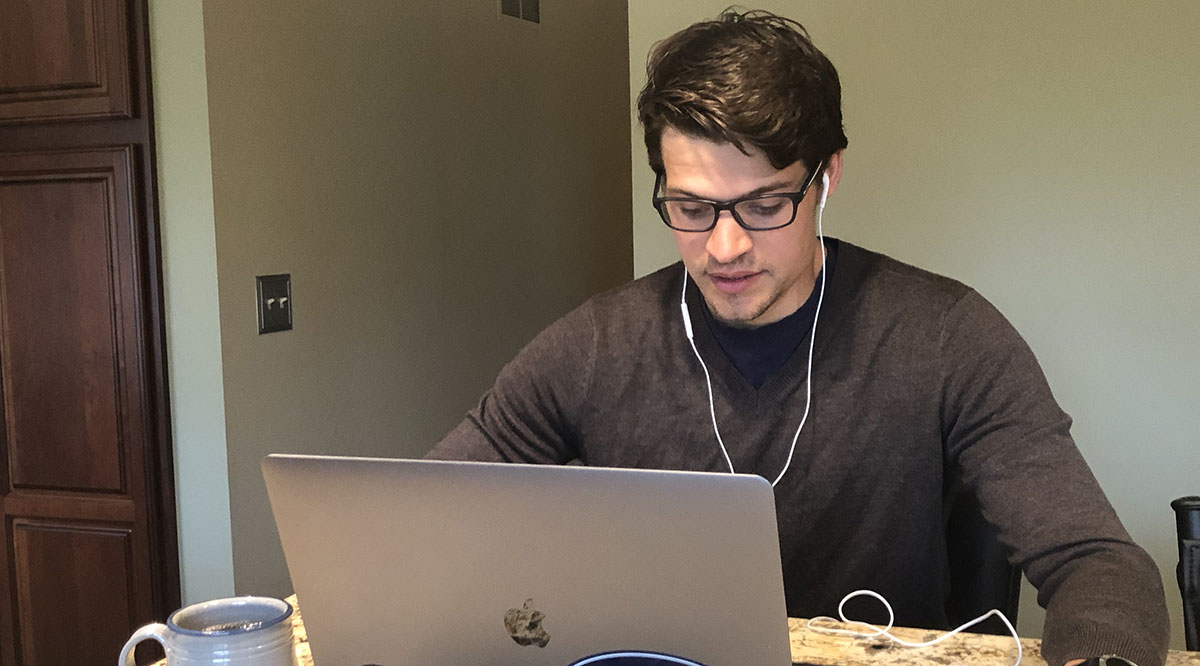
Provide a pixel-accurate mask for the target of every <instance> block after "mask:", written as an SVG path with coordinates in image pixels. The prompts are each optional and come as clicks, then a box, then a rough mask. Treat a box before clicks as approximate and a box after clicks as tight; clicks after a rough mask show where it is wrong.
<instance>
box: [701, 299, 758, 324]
mask: <svg viewBox="0 0 1200 666" xmlns="http://www.w3.org/2000/svg"><path fill="white" fill-rule="evenodd" d="M765 310H766V308H763V307H758V306H756V304H751V303H730V302H729V300H728V299H725V300H724V301H723V302H720V303H719V304H718V305H717V306H716V307H714V306H713V302H712V301H711V300H710V301H708V311H709V312H711V313H712V316H713V318H714V319H716V320H717V321H719V322H721V323H722V324H724V325H726V326H732V327H734V328H755V327H757V326H761V325H762V324H761V323H759V321H758V319H759V318H761V317H762V315H763V312H765Z"/></svg>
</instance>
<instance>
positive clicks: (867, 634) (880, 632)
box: [807, 590, 1024, 666]
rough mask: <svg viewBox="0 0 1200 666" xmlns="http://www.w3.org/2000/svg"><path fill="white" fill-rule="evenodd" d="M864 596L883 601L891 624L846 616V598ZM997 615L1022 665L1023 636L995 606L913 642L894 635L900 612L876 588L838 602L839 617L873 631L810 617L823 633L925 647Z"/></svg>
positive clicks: (849, 596) (812, 626)
mask: <svg viewBox="0 0 1200 666" xmlns="http://www.w3.org/2000/svg"><path fill="white" fill-rule="evenodd" d="M862 596H868V597H873V598H875V599H878V600H879V603H881V604H883V607H884V608H886V609H887V613H888V621H887V626H885V627H878V626H875V625H873V624H870V623H868V622H861V621H859V620H851V619H848V618H847V617H846V613H845V610H844V609H845V607H846V602H847V601H850V600H851V599H853V598H854V597H862ZM993 615H994V616H996V617H998V618H1000V621H1001V622H1003V623H1004V626H1005V627H1006V628H1007V629H1008V632H1009V633H1010V634H1012V637H1013V640H1014V641H1016V643H1017V661H1016V662H1015V663H1014V664H1013V666H1020V664H1021V658H1022V657H1023V656H1024V650H1022V647H1021V637H1020V636H1018V635H1017V630H1016V629H1015V628H1014V627H1013V625H1012V622H1009V621H1008V618H1007V617H1005V615H1004V613H1002V612H1000V611H999V610H998V609H995V608H993V609H992V610H990V611H988V612H986V613H984V614H983V615H980V616H979V617H977V618H975V619H974V620H971V621H970V622H967V623H964V624H962V625H961V626H958V627H956V628H954V629H952V630H950V631H948V632H946V633H945V634H942V635H941V636H939V637H937V638H935V639H933V640H928V641H925V642H922V643H912V642H909V641H906V640H903V639H901V638H897V637H896V636H894V635H893V634H892V633H891V630H892V627H893V626H894V623H895V620H896V614H895V613H894V612H893V611H892V605H891V604H889V603H888V602H887V599H884V598H883V595H881V594H879V593H878V592H874V591H872V590H855V591H854V592H851V593H850V594H847V595H846V596H844V597H842V601H841V603H839V604H838V618H840V619H841V621H842V622H844V623H846V624H850V625H857V626H861V627H866V628H867V629H869V630H870V631H855V630H853V629H842V628H839V627H828V626H819V623H829V622H837V621H838V620H837V619H835V618H832V617H828V616H824V615H822V616H819V617H814V618H812V619H811V620H809V621H808V624H807V626H808V628H809V629H811V630H813V631H816V632H818V633H822V634H832V635H837V636H854V637H856V638H874V637H875V636H884V637H886V638H888V639H889V640H891V641H893V642H895V643H896V644H897V645H903V646H905V647H911V648H922V647H929V646H930V645H935V644H937V643H941V642H942V641H944V640H946V639H947V638H950V637H951V636H953V635H955V634H957V633H960V632H962V631H965V630H967V629H969V628H971V627H973V626H975V625H977V624H979V623H980V622H983V621H984V620H986V619H988V618H989V617H992V616H993Z"/></svg>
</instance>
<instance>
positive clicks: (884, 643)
mask: <svg viewBox="0 0 1200 666" xmlns="http://www.w3.org/2000/svg"><path fill="white" fill-rule="evenodd" d="M287 601H288V602H289V603H290V604H292V607H293V608H295V613H293V615H292V629H293V632H294V635H295V649H296V666H313V659H312V652H311V651H310V650H309V648H308V634H307V633H306V632H305V629H304V621H303V619H301V616H300V606H299V604H298V603H297V602H296V595H294V594H293V595H292V596H290V597H288V598H287ZM821 626H829V627H834V628H843V629H845V628H847V627H848V625H844V624H842V623H840V622H833V623H829V624H827V625H826V624H822V625H821ZM788 630H789V632H790V633H791V638H792V661H794V662H797V663H801V664H816V665H818V666H846V665H853V664H863V665H864V666H866V665H870V666H926V665H928V664H936V665H940V666H1010V665H1011V664H1015V663H1016V661H1017V647H1016V644H1015V643H1014V642H1013V640H1012V638H1011V637H1006V636H991V635H988V634H971V633H965V632H964V633H961V634H958V635H956V636H953V637H951V638H949V639H947V640H946V641H944V642H942V643H939V644H938V645H936V646H932V647H928V648H906V647H902V646H899V645H896V644H894V643H892V642H890V641H888V640H887V639H885V638H878V637H877V638H854V637H850V636H836V635H830V634H825V633H821V632H819V631H814V630H812V629H809V628H808V621H807V620H802V619H797V618H789V619H788ZM892 633H893V634H895V635H896V637H897V638H902V639H904V640H906V641H910V642H924V641H927V640H930V639H932V638H936V637H937V636H938V635H940V634H939V633H938V632H933V631H929V630H926V629H908V628H903V627H897V628H894V629H892ZM1041 644H1042V642H1041V641H1040V640H1037V639H1034V638H1023V639H1021V645H1022V648H1023V650H1024V654H1023V656H1022V658H1021V664H1022V665H1023V666H1047V664H1046V662H1045V661H1044V660H1043V659H1042V655H1041V652H1040V651H1041ZM155 666H165V662H161V661H160V662H158V664H156V665H155ZM1167 666H1200V652H1180V651H1177V650H1172V651H1171V652H1170V654H1169V655H1168V656H1167Z"/></svg>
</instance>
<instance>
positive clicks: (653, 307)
mask: <svg viewBox="0 0 1200 666" xmlns="http://www.w3.org/2000/svg"><path fill="white" fill-rule="evenodd" d="M682 277H683V263H682V262H676V263H674V264H671V265H670V266H665V267H663V268H660V269H658V270H656V271H654V272H653V273H649V274H647V275H644V276H642V277H640V278H637V279H634V280H631V281H629V282H626V283H625V284H622V285H620V286H617V287H614V288H612V289H609V290H607V291H603V292H601V293H599V294H596V295H595V296H592V297H591V298H589V299H588V301H587V303H585V304H584V305H585V306H586V307H588V308H590V309H591V310H592V312H593V316H595V317H597V318H599V319H604V320H609V319H614V318H615V319H618V320H621V321H626V322H628V321H635V320H637V319H643V318H647V317H650V318H655V319H657V318H659V317H661V315H662V313H663V312H671V311H673V310H677V309H678V308H677V307H675V308H673V306H675V305H676V304H678V303H679V299H680V293H679V289H680V287H682V282H681V279H682Z"/></svg>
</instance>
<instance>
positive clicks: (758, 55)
mask: <svg viewBox="0 0 1200 666" xmlns="http://www.w3.org/2000/svg"><path fill="white" fill-rule="evenodd" d="M646 74H647V77H646V78H647V80H646V86H645V87H644V88H642V92H641V94H640V95H638V102H637V108H638V120H639V121H641V123H642V129H643V131H644V132H645V139H646V150H647V151H648V152H649V154H650V166H651V167H652V168H653V169H654V170H655V171H656V172H658V173H662V170H663V165H662V152H661V138H662V133H663V130H664V129H666V128H667V127H671V128H674V129H675V130H677V131H679V132H682V133H684V134H687V135H690V136H698V137H703V138H706V139H711V140H714V141H725V142H729V143H732V144H734V145H735V146H737V147H738V148H740V149H741V150H742V152H746V153H748V151H749V148H750V147H754V148H757V149H759V150H761V151H763V152H764V153H765V154H766V156H767V159H768V160H770V162H771V164H772V165H773V166H774V167H775V168H776V169H783V168H785V167H787V166H788V165H790V164H792V163H793V162H795V161H796V160H803V161H804V163H805V165H807V166H808V167H809V168H812V167H814V166H815V165H816V164H817V163H818V162H821V161H822V160H827V159H828V158H829V156H830V155H832V154H833V153H835V152H837V151H839V150H841V149H843V148H845V147H846V144H847V141H846V133H845V131H844V130H843V129H842V87H841V84H840V83H839V82H838V75H837V70H835V69H834V68H833V64H832V63H830V62H829V59H828V58H826V57H825V54H823V53H821V52H820V51H819V50H818V49H817V47H815V46H813V43H812V41H811V40H810V39H809V36H808V32H807V31H806V30H805V29H804V26H803V25H801V24H800V23H798V22H796V21H793V20H792V19H788V18H784V17H782V16H778V15H776V14H772V13H770V12H766V11H744V12H743V11H739V10H737V9H734V8H730V9H726V10H725V11H723V12H721V15H720V16H718V17H717V18H716V19H714V20H711V21H703V22H700V23H695V24H693V25H691V26H688V27H687V28H684V29H683V30H681V31H679V32H677V33H675V34H674V35H671V36H670V37H668V38H666V39H664V40H663V41H661V42H658V43H657V44H655V45H654V47H653V48H652V49H651V51H650V58H649V62H648V63H647V66H646Z"/></svg>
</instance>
